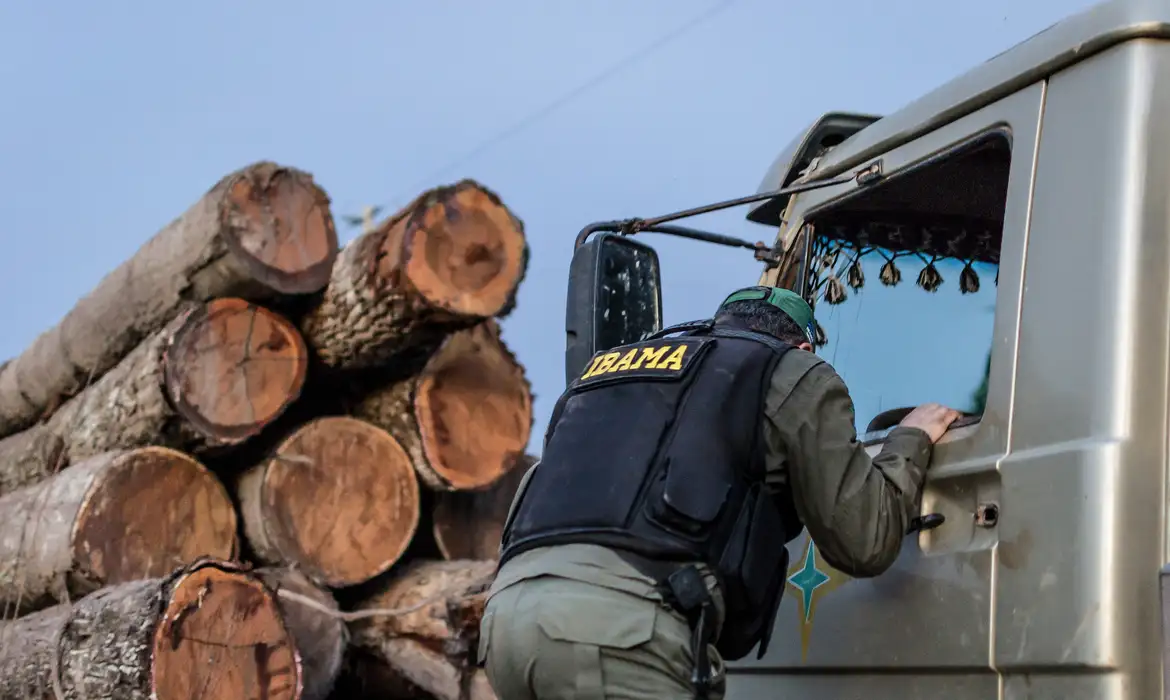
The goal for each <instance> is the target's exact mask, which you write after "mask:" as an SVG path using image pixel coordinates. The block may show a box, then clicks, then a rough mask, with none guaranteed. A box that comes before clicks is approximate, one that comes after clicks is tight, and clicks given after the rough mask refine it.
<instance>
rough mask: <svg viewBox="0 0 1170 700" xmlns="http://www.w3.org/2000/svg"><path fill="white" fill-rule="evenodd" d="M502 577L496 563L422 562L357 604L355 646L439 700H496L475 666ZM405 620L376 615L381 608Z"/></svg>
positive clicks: (354, 623) (354, 625) (352, 624)
mask: <svg viewBox="0 0 1170 700" xmlns="http://www.w3.org/2000/svg"><path fill="white" fill-rule="evenodd" d="M494 572H495V562H491V561H467V560H462V561H442V562H434V561H419V562H415V563H413V564H412V565H411V566H409V567H408V568H407V569H406V570H405V571H403V573H402V574H401V575H399V576H397V577H396V578H394V579H393V580H391V581H390V582H388V584H387V585H386V586H385V587H384V588H383V589H382V590H381V591H379V592H377V593H375V594H373V595H372V596H371V597H370V598H368V599H366V600H365V601H363V602H362V603H361V604H359V605H358V607H357V610H358V611H363V610H365V611H369V612H370V613H371V616H370V617H367V618H364V619H361V620H357V621H355V622H353V623H351V625H350V631H351V634H352V635H353V638H352V642H351V643H352V644H353V645H354V646H356V647H358V648H359V649H360V650H361V651H364V652H366V654H367V655H370V656H373V657H374V658H376V659H377V660H378V661H379V662H380V663H381V664H384V665H385V667H386V669H387V670H388V671H390V672H391V673H392V674H393V675H395V676H399V677H401V678H403V679H405V680H406V681H408V682H409V683H410V684H412V685H414V686H417V687H418V688H421V689H422V690H423V691H425V692H426V693H427V694H428V695H429V696H431V697H434V698H439V699H440V700H463V699H464V698H472V699H473V700H479V699H480V698H483V699H484V700H489V699H491V698H494V693H492V690H491V686H490V684H488V682H487V678H486V675H485V674H484V672H483V670H482V669H477V668H475V651H476V647H477V646H478V644H479V621H480V619H481V618H482V617H483V607H484V603H485V602H486V597H487V589H488V587H489V586H490V585H491V580H492V576H493V574H494ZM414 607H419V609H417V610H412V611H411V612H406V613H405V614H394V615H390V614H386V615H375V614H374V613H375V612H377V611H379V610H389V611H402V610H404V609H409V608H414Z"/></svg>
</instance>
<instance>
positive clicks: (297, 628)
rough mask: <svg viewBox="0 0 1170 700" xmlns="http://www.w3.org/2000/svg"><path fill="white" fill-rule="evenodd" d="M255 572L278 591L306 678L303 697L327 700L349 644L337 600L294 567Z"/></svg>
mask: <svg viewBox="0 0 1170 700" xmlns="http://www.w3.org/2000/svg"><path fill="white" fill-rule="evenodd" d="M256 575H257V576H259V577H260V578H261V579H262V580H263V581H264V583H266V584H267V585H268V587H269V588H271V589H272V590H273V591H275V592H276V600H277V603H278V604H279V606H280V613H281V615H282V616H283V618H284V624H285V626H286V627H287V628H288V630H289V632H290V633H291V634H292V636H293V640H294V641H295V642H296V648H297V652H298V653H299V654H300V656H301V671H302V674H301V675H302V677H303V678H304V682H303V683H302V686H303V692H302V693H301V700H325V698H327V697H328V696H329V694H330V693H331V692H332V691H333V685H334V683H335V682H336V681H337V676H338V673H339V672H340V670H341V664H342V661H343V660H344V658H345V648H346V646H347V645H348V644H349V630H348V629H347V628H346V626H345V622H344V621H343V620H342V617H341V613H340V611H339V609H338V607H337V601H336V600H334V599H333V595H332V594H330V593H329V591H327V590H324V589H321V588H319V587H318V586H316V585H314V584H313V582H312V581H310V580H309V579H308V577H306V576H305V575H304V574H302V573H300V572H298V571H296V570H295V569H284V568H279V569H278V568H265V569H258V570H257V571H256Z"/></svg>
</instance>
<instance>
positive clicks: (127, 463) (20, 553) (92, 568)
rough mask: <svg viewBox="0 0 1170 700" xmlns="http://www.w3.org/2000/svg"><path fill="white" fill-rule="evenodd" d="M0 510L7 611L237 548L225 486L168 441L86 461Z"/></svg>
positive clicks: (2, 600)
mask: <svg viewBox="0 0 1170 700" xmlns="http://www.w3.org/2000/svg"><path fill="white" fill-rule="evenodd" d="M0 514H3V518H4V519H3V521H2V522H0V604H2V605H3V609H4V611H5V612H7V613H9V614H11V613H13V612H16V613H17V614H24V613H27V612H31V611H33V610H38V609H40V608H44V607H47V606H50V605H54V604H56V603H63V602H69V601H70V600H75V599H77V598H79V597H82V596H84V595H87V594H89V593H92V592H93V591H95V590H97V589H98V588H101V587H102V586H107V585H115V584H119V583H124V582H127V581H133V580H138V579H146V578H156V577H159V576H163V575H165V574H168V573H170V572H171V571H174V570H175V569H176V568H178V567H180V566H182V565H184V564H187V563H190V562H192V561H195V560H196V559H198V558H200V557H204V556H209V557H218V558H222V559H230V558H232V557H234V556H235V553H236V511H235V507H234V506H233V505H232V502H231V499H230V498H229V496H228V493H227V490H226V489H225V488H224V487H223V485H222V484H221V483H220V482H219V480H218V479H216V478H215V476H214V475H213V474H212V473H211V472H209V471H208V470H207V469H206V468H204V467H203V465H202V464H200V463H199V462H197V461H195V460H194V459H192V458H191V457H188V456H187V455H185V454H183V453H181V452H176V451H174V450H170V449H167V448H165V447H143V448H138V449H134V450H127V451H118V452H107V453H105V454H101V455H98V456H97V457H93V458H91V459H88V460H86V461H84V462H81V463H80V464H78V465H76V466H74V467H73V468H72V469H68V470H66V471H64V472H61V473H60V474H57V475H56V476H55V477H53V478H51V479H49V480H48V481H43V482H41V483H40V484H37V485H34V486H30V487H28V488H25V489H21V490H19V491H14V492H12V493H10V494H7V495H6V496H3V497H0Z"/></svg>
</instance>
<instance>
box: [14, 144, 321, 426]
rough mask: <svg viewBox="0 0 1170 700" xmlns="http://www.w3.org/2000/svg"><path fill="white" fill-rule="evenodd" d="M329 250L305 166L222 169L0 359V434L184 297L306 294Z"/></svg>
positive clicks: (48, 410)
mask: <svg viewBox="0 0 1170 700" xmlns="http://www.w3.org/2000/svg"><path fill="white" fill-rule="evenodd" d="M337 250H338V246H337V234H336V232H335V231H334V226H333V217H332V214H331V213H330V203H329V198H328V196H327V195H326V194H325V192H324V191H323V190H322V189H321V188H320V187H318V186H317V185H316V184H315V183H314V182H313V178H312V176H311V175H309V174H308V173H305V172H302V171H299V170H296V169H294V168H288V167H283V166H280V165H277V164H274V163H268V162H260V163H254V164H252V165H249V166H247V167H245V168H243V169H241V170H238V171H236V172H233V173H231V174H229V175H227V176H226V177H224V178H223V179H221V180H220V181H219V182H218V183H216V184H215V186H213V187H212V188H211V190H210V191H208V192H207V194H205V195H204V196H203V197H202V198H201V199H200V200H199V201H198V202H196V203H195V204H193V205H192V206H191V207H190V208H189V209H188V210H187V211H186V212H184V213H183V214H182V215H181V216H179V217H178V218H176V219H175V220H174V221H172V222H171V223H170V224H168V225H167V226H166V227H165V228H163V229H162V230H161V231H159V232H158V233H156V234H155V235H154V237H152V238H151V239H150V240H148V241H147V242H146V243H145V244H144V245H143V246H142V247H141V248H139V250H138V252H137V253H135V254H134V256H133V257H131V258H130V259H128V260H127V261H125V262H124V263H122V264H121V265H120V266H119V267H117V268H115V269H114V270H113V271H112V272H110V273H109V274H108V275H106V276H105V278H103V279H102V280H101V281H100V282H99V283H98V285H97V286H96V287H95V288H94V289H93V290H92V291H91V292H90V293H89V294H88V295H87V296H85V297H84V298H82V299H81V300H80V301H78V302H77V304H76V305H75V306H74V307H73V308H72V310H70V311H69V312H68V313H67V314H66V315H65V317H64V318H63V319H61V321H60V323H58V324H57V325H56V326H54V327H52V328H50V329H49V330H47V331H45V332H44V333H42V334H41V335H40V336H39V337H38V338H36V339H35V340H34V341H33V342H32V344H31V345H29V347H28V348H27V349H25V351H24V352H22V353H21V354H20V355H18V356H17V357H15V358H13V359H12V360H9V361H8V362H6V363H5V364H4V365H2V366H0V437H3V436H7V435H11V434H12V433H15V432H17V431H19V430H23V429H25V428H27V427H29V426H30V425H32V424H33V423H35V422H37V421H38V420H43V419H45V418H47V417H48V416H49V415H51V414H52V413H53V412H54V411H55V410H56V408H57V407H58V406H60V404H61V403H63V402H64V401H65V400H66V399H68V398H70V397H71V396H73V395H75V394H76V393H78V392H79V391H81V389H82V388H83V387H84V386H85V385H86V384H88V383H89V381H90V380H92V379H96V378H98V377H100V376H101V375H103V374H105V372H106V371H108V370H109V369H111V368H112V367H113V366H114V365H115V364H117V363H118V361H120V360H121V359H122V358H123V357H125V356H126V355H127V354H128V353H129V352H130V351H131V350H132V349H133V348H134V347H135V346H137V345H138V343H139V341H140V340H141V339H142V338H144V337H146V336H149V335H151V334H153V333H154V332H156V331H158V330H159V329H160V328H162V327H163V326H164V325H166V323H167V322H168V321H169V320H170V319H171V318H173V317H174V316H176V315H177V314H178V313H179V311H180V308H181V307H182V306H183V304H184V303H186V302H188V301H209V300H211V299H214V298H216V297H224V296H236V297H242V298H246V299H249V300H251V301H264V300H267V299H272V298H275V297H276V296H277V295H281V294H306V293H310V292H317V291H319V290H321V289H322V288H323V287H324V286H325V284H326V282H328V280H329V273H330V269H331V268H332V266H333V261H334V260H335V258H336V257H337Z"/></svg>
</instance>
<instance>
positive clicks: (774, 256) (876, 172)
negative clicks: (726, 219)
mask: <svg viewBox="0 0 1170 700" xmlns="http://www.w3.org/2000/svg"><path fill="white" fill-rule="evenodd" d="M881 178H882V161H880V160H878V161H875V162H874V163H873V164H871V165H870V166H868V167H866V168H862V169H861V170H859V171H857V172H856V173H852V174H847V175H839V176H837V177H834V178H830V179H828V180H817V181H813V182H804V183H799V184H795V185H789V186H788V187H782V188H780V189H778V190H773V191H771V192H761V193H757V194H752V195H748V196H746V197H739V198H737V199H729V200H726V201H723V202H716V203H714V204H705V205H703V206H701V207H695V208H693V209H684V210H682V211H678V212H674V213H673V214H665V215H663V216H657V217H654V218H653V219H625V220H624V221H598V222H597V223H593V224H589V225H588V226H586V227H585V228H583V229H581V232H580V233H578V234H577V242H576V245H575V246H574V249H576V248H580V247H581V246H583V245H585V241H586V240H588V239H589V236H591V235H593V234H594V233H597V232H599V231H610V232H614V233H619V234H621V235H623V236H632V235H634V234H635V233H664V234H667V235H671V236H679V237H681V238H690V239H692V240H696V241H704V242H706V243H715V244H717V245H725V246H731V247H734V248H747V249H748V250H751V251H755V254H756V255H755V257H756V260H759V261H761V262H766V263H777V262H779V260H780V255H779V253H777V252H776V251H775V250H773V249H772V248H770V247H768V246H766V245H764V244H763V243H762V242H760V241H757V242H755V243H752V242H751V241H747V240H744V239H742V238H735V237H734V236H725V235H723V234H719V233H711V232H709V231H701V230H699V229H694V228H687V227H685V226H665V225H664V224H666V223H667V222H668V221H675V220H677V219H686V218H689V217H692V216H698V215H700V214H708V213H710V212H713V211H719V210H721V209H730V208H731V207H737V206H740V205H741V204H751V203H753V202H760V201H763V200H766V199H772V198H774V197H781V196H784V195H791V194H797V193H799V192H806V191H808V190H817V189H821V188H822V187H831V186H833V185H841V184H844V183H846V182H854V181H856V182H857V185H858V186H859V187H864V186H866V185H870V184H873V183H875V182H877V181H878V180H880V179H881Z"/></svg>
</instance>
